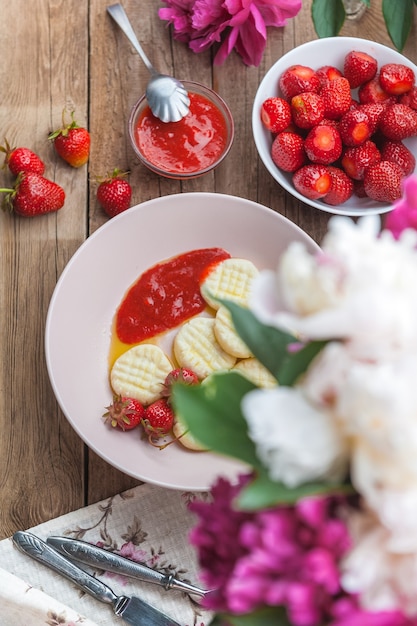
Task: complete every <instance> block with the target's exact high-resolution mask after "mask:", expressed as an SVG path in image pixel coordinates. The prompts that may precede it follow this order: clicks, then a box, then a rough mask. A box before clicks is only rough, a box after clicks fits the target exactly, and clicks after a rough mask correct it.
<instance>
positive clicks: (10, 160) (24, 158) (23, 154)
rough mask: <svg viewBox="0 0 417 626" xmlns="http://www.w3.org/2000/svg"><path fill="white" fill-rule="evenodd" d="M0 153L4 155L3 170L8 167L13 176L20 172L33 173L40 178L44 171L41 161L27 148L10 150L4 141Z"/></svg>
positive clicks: (7, 143)
mask: <svg viewBox="0 0 417 626" xmlns="http://www.w3.org/2000/svg"><path fill="white" fill-rule="evenodd" d="M0 151H1V152H4V153H5V157H4V163H3V168H5V167H6V166H8V168H9V170H10V172H11V173H12V174H13V175H14V176H17V175H18V174H19V173H20V172H33V173H34V174H40V175H41V176H42V174H43V173H44V171H45V164H44V162H43V161H42V159H41V158H40V157H39V156H38V155H37V154H35V152H32V150H29V148H11V147H10V144H9V142H8V141H7V139H5V140H4V146H0Z"/></svg>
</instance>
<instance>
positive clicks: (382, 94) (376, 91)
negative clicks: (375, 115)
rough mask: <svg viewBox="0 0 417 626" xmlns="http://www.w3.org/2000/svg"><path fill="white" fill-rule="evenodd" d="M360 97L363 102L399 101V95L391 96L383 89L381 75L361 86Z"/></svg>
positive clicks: (392, 102) (390, 102) (385, 102)
mask: <svg viewBox="0 0 417 626" xmlns="http://www.w3.org/2000/svg"><path fill="white" fill-rule="evenodd" d="M358 98H359V102H360V103H361V104H368V103H370V102H382V103H383V104H394V102H396V101H397V96H390V94H388V93H387V92H386V91H384V90H383V89H382V87H381V85H380V83H379V76H375V77H374V78H372V79H371V80H368V82H367V83H364V84H363V85H361V86H360V87H359V89H358Z"/></svg>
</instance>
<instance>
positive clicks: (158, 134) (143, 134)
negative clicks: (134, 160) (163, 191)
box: [129, 81, 234, 180]
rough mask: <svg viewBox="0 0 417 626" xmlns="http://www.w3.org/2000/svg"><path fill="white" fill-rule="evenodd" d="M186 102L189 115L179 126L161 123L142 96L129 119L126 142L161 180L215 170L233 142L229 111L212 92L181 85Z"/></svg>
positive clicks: (192, 85) (198, 85)
mask: <svg viewBox="0 0 417 626" xmlns="http://www.w3.org/2000/svg"><path fill="white" fill-rule="evenodd" d="M182 82H183V84H184V86H185V88H186V89H187V91H188V95H189V98H190V111H189V113H188V114H187V115H186V116H185V117H184V118H183V119H182V120H180V121H179V122H161V120H159V119H158V118H157V117H155V116H154V115H153V114H152V112H151V110H150V108H149V105H148V103H147V101H146V97H145V96H142V98H140V100H139V101H138V102H137V103H136V104H135V105H134V107H133V109H132V111H131V114H130V118H129V136H130V141H131V144H132V147H133V150H134V151H135V154H136V156H137V157H138V158H139V160H140V161H141V162H142V163H143V164H144V165H146V167H148V168H149V169H150V170H152V171H153V172H155V173H156V174H160V175H161V176H165V177H167V178H176V179H182V180H184V179H188V178H196V177H197V176H202V175H203V174H206V173H207V172H210V171H211V170H213V169H214V168H215V167H217V166H218V165H219V164H220V163H221V162H222V161H223V159H224V158H225V157H226V155H227V154H228V152H229V150H230V148H231V146H232V143H233V138H234V123H233V117H232V114H231V112H230V109H229V107H228V106H227V104H226V103H225V102H224V100H223V99H222V98H221V97H220V96H219V95H218V94H217V93H216V92H214V91H213V90H211V89H209V88H208V87H205V86H204V85H201V84H200V83H195V82H191V81H182Z"/></svg>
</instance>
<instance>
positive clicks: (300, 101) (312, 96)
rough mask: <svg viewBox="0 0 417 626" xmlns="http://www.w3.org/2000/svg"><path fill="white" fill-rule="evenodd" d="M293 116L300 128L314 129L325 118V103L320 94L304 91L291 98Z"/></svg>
mask: <svg viewBox="0 0 417 626" xmlns="http://www.w3.org/2000/svg"><path fill="white" fill-rule="evenodd" d="M291 114H292V119H293V122H294V124H295V125H296V126H298V128H305V129H307V128H313V126H315V125H316V124H318V123H319V122H321V120H322V119H323V117H324V103H323V99H322V97H321V96H319V94H317V93H314V92H312V91H304V92H303V93H299V94H298V95H296V96H293V98H291Z"/></svg>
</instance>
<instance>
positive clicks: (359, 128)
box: [339, 107, 371, 146]
mask: <svg viewBox="0 0 417 626" xmlns="http://www.w3.org/2000/svg"><path fill="white" fill-rule="evenodd" d="M339 133H340V136H341V138H342V142H343V143H344V145H345V146H359V145H360V144H361V143H364V141H366V140H367V139H369V137H370V136H371V124H370V122H369V118H368V116H367V114H366V113H365V112H364V111H363V110H361V109H360V108H359V107H358V108H356V109H350V110H349V111H347V112H346V113H345V114H344V115H343V116H342V117H341V119H340V123H339Z"/></svg>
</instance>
